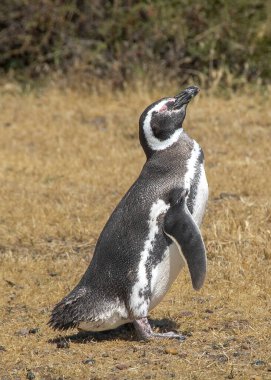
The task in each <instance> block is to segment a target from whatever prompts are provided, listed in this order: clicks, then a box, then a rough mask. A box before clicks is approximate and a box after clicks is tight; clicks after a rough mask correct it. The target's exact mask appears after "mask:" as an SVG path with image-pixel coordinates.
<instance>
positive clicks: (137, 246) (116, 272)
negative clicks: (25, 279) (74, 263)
mask: <svg viewBox="0 0 271 380" xmlns="http://www.w3.org/2000/svg"><path fill="white" fill-rule="evenodd" d="M198 92H199V89H198V87H195V86H191V87H188V88H187V89H185V90H184V91H182V92H181V93H180V94H178V95H177V96H175V97H169V98H163V99H161V100H158V101H156V102H155V103H153V104H151V105H150V106H149V107H147V108H146V109H145V111H144V112H143V113H142V115H141V116H140V119H139V137H140V143H141V145H142V147H143V149H144V151H145V154H146V158H147V160H146V163H145V165H144V167H143V169H142V171H141V173H140V175H139V177H138V179H137V180H136V181H135V183H134V184H133V185H132V186H131V188H130V189H129V190H128V192H127V193H126V194H125V195H124V197H123V198H122V200H121V201H120V203H119V204H118V206H117V207H116V209H115V210H114V211H113V213H112V215H111V216H110V218H109V220H108V221H107V223H106V225H105V227H104V229H103V231H102V232H101V235H100V237H99V239H98V241H97V245H96V248H95V252H94V255H93V258H92V261H91V263H90V265H89V267H88V269H87V271H86V272H85V274H84V275H83V277H82V279H81V280H80V282H79V283H78V285H77V286H76V287H75V288H74V289H73V290H72V291H71V292H70V293H69V294H68V295H67V296H66V297H64V298H63V299H62V301H60V302H59V303H58V304H57V305H56V306H55V308H54V309H53V311H52V314H51V319H50V321H49V325H50V326H51V327H53V328H54V329H60V330H65V329H68V328H78V329H79V330H85V331H102V330H109V329H114V328H116V327H118V326H120V325H122V324H125V323H128V322H133V324H134V326H135V329H136V332H137V334H138V337H139V338H140V339H150V338H152V337H167V338H180V339H182V337H181V336H180V335H179V334H175V333H173V332H169V333H165V334H158V333H154V332H153V331H152V329H151V327H150V325H149V322H148V319H147V315H148V313H149V311H150V310H152V309H153V308H154V307H155V306H156V305H157V304H159V302H160V301H161V300H162V299H163V297H164V295H165V294H166V293H167V291H168V290H169V288H170V286H171V285H172V283H173V281H174V280H175V279H176V277H177V276H178V274H179V272H180V271H181V269H182V268H183V267H184V266H185V264H187V266H188V269H189V272H190V275H191V280H192V285H193V287H194V288H195V289H200V288H201V287H202V285H203V282H204V279H205V274H206V254H205V247H204V243H203V240H202V236H201V233H200V230H199V226H200V224H201V221H202V218H203V215H204V212H205V207H206V202H207V198H208V185H207V180H206V176H205V171H204V156H203V152H202V149H201V148H200V146H199V145H198V143H197V142H196V141H195V140H193V139H191V138H190V137H189V136H188V135H187V134H186V133H185V132H184V131H183V127H182V124H183V121H184V119H185V115H186V108H187V105H188V103H189V102H190V100H191V99H192V98H193V97H194V96H195V95H196V94H197V93H198Z"/></svg>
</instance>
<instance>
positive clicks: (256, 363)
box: [251, 359, 266, 366]
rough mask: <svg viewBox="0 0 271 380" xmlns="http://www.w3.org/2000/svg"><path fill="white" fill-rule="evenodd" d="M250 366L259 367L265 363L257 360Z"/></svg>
mask: <svg viewBox="0 0 271 380" xmlns="http://www.w3.org/2000/svg"><path fill="white" fill-rule="evenodd" d="M251 364H252V365H256V366H260V365H265V364H266V363H265V361H263V360H261V359H257V360H255V361H254V362H252V363H251Z"/></svg>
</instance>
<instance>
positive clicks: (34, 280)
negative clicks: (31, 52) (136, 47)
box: [0, 85, 271, 380]
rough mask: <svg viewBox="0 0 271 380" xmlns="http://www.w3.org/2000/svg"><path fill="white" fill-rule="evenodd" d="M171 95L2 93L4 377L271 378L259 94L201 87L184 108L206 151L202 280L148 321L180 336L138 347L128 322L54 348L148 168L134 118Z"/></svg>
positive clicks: (270, 221) (185, 283) (266, 111)
mask: <svg viewBox="0 0 271 380" xmlns="http://www.w3.org/2000/svg"><path fill="white" fill-rule="evenodd" d="M171 92H172V91H166V90H164V92H162V91H161V90H160V91H155V90H152V91H148V90H146V89H144V88H143V87H142V88H139V89H136V90H133V91H130V92H129V91H127V92H126V93H125V94H123V95H116V96H114V95H112V94H108V93H107V94H106V93H104V94H103V95H99V94H82V93H81V94H80V93H79V92H78V91H77V92H76V91H71V90H70V91H69V90H65V91H64V90H59V89H57V88H54V87H52V88H49V89H46V90H44V91H43V92H39V93H34V92H30V93H28V94H20V93H19V92H18V91H17V90H16V88H14V87H12V86H10V85H5V86H3V87H2V88H1V100H0V162H1V165H0V181H1V186H0V197H1V203H0V243H1V246H0V250H1V256H0V261H1V268H2V274H1V277H0V282H1V287H0V307H1V309H0V310H1V338H0V339H1V340H0V345H1V346H2V347H0V378H1V379H26V378H28V379H30V378H31V376H32V378H33V375H35V379H48V380H49V379H170V378H175V379H255V380H256V379H271V358H270V353H271V343H270V332H271V322H270V311H271V305H270V285H271V284H270V282H271V280H270V278H271V273H270V267H271V266H270V260H271V249H270V242H271V239H270V234H271V232H270V231H271V207H270V206H271V203H270V189H271V173H270V165H271V155H270V138H271V128H270V120H271V111H270V100H271V96H270V95H268V94H266V95H265V96H261V95H259V94H254V95H251V94H250V95H235V96H232V97H231V98H230V99H228V100H225V99H221V98H220V99H218V98H216V97H215V96H207V95H205V94H204V93H202V94H201V96H200V97H199V98H198V99H195V101H194V102H193V104H191V105H190V108H189V112H188V116H187V120H186V124H185V126H186V129H187V131H188V132H189V133H190V135H191V136H193V137H194V138H196V139H197V140H198V141H199V142H200V144H201V145H202V146H203V148H204V150H205V155H206V168H207V175H208V180H209V184H210V189H211V195H210V201H209V207H208V212H207V215H206V218H205V220H204V224H203V234H204V238H205V241H206V245H207V249H208V256H209V270H208V279H207V281H206V284H205V286H204V288H203V290H201V291H200V292H199V293H196V292H194V291H193V290H192V288H191V284H190V280H189V276H188V275H187V273H182V274H181V276H180V277H179V278H178V280H177V281H176V282H175V284H174V286H173V288H172V289H171V291H170V292H169V294H168V295H167V297H166V298H165V300H164V301H163V302H162V303H161V304H160V305H159V306H158V307H157V308H156V309H155V310H154V311H153V312H152V313H151V317H152V318H153V319H156V320H160V325H162V327H163V326H165V325H166V324H168V323H169V321H171V322H172V323H175V324H176V325H177V328H178V329H179V330H180V331H183V332H185V333H186V334H187V335H188V337H187V340H186V341H185V342H184V343H181V344H180V343H178V342H172V341H163V342H161V341H153V342H150V343H140V342H137V341H136V340H135V337H134V335H133V330H132V329H131V328H129V327H128V328H127V329H126V330H125V329H123V330H121V331H120V332H119V333H118V334H117V333H111V334H101V335H100V336H98V337H94V338H86V339H84V337H83V338H80V337H69V334H67V333H63V334H61V336H62V337H65V339H66V340H67V342H69V347H66V348H59V347H57V342H58V340H57V338H58V337H59V335H58V334H57V333H55V332H54V331H52V330H50V329H49V328H48V327H47V326H46V322H47V320H48V316H49V312H50V310H51V308H52V306H53V305H54V303H55V302H56V301H58V300H59V299H60V298H61V297H62V296H63V295H64V294H65V293H66V292H67V291H68V290H69V289H71V288H72V287H73V286H74V285H75V283H76V282H77V281H78V280H79V278H80V277H81V275H82V273H83V272H84V270H85V269H86V267H87V265H88V262H89V260H90V258H91V255H92V253H93V250H94V246H95V241H96V239H97V237H98V235H99V232H100V230H101V228H102V226H103V225H104V223H105V221H106V220H107V218H108V216H109V214H110V213H111V211H112V210H113V208H114V206H115V205H116V203H117V202H118V200H119V199H120V198H121V197H122V195H123V194H124V192H125V191H126V190H127V188H128V187H129V186H130V184H131V183H132V182H133V181H134V179H135V178H136V177H137V175H138V173H139V171H140V169H141V167H142V164H143V163H144V155H143V152H142V150H141V148H140V146H139V143H138V138H137V120H138V116H139V114H140V112H141V111H142V110H143V109H144V107H145V106H146V105H148V104H149V103H150V102H151V101H152V100H154V99H156V98H157V97H160V96H164V95H167V94H171ZM127 103H128V106H127ZM163 319H164V321H163ZM161 321H162V322H161ZM156 324H157V321H156ZM158 326H159V323H158ZM31 328H38V329H39V330H38V331H37V332H36V333H34V332H35V331H33V332H32V333H29V331H28V330H27V329H31ZM59 345H61V340H60V343H58V346H59ZM87 358H91V359H94V361H95V362H94V363H92V364H91V363H87V364H86V363H84V361H85V360H86V359H87Z"/></svg>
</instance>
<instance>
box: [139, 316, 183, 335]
mask: <svg viewBox="0 0 271 380" xmlns="http://www.w3.org/2000/svg"><path fill="white" fill-rule="evenodd" d="M133 324H134V326H135V329H136V333H137V336H138V338H139V339H140V340H150V339H153V338H164V339H178V340H185V336H183V335H182V334H177V333H174V332H173V331H169V332H166V333H154V332H153V331H152V328H151V326H150V324H149V321H148V318H147V317H144V318H140V319H135V320H134V321H133Z"/></svg>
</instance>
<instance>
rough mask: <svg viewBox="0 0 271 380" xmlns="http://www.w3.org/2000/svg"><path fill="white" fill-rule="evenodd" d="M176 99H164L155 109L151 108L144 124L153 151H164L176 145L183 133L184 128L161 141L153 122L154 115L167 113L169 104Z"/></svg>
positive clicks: (147, 139)
mask: <svg viewBox="0 0 271 380" xmlns="http://www.w3.org/2000/svg"><path fill="white" fill-rule="evenodd" d="M174 101H175V99H174V98H167V99H163V100H162V101H161V102H159V103H157V104H156V105H155V106H154V107H153V108H151V109H150V110H149V111H148V113H147V115H146V117H145V120H144V122H143V131H144V135H145V138H146V141H147V144H148V145H149V147H150V148H151V149H152V150H163V149H166V148H168V147H170V146H171V145H172V144H174V143H175V142H176V141H177V140H178V139H179V137H180V135H181V133H182V128H179V129H177V130H175V131H174V132H173V133H172V134H171V135H170V136H169V137H168V138H167V139H165V140H160V139H159V138H158V137H156V136H155V135H154V132H153V129H152V126H151V120H152V117H153V115H154V113H156V112H157V113H165V112H168V111H167V103H169V102H170V103H171V102H174Z"/></svg>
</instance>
